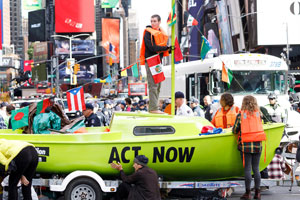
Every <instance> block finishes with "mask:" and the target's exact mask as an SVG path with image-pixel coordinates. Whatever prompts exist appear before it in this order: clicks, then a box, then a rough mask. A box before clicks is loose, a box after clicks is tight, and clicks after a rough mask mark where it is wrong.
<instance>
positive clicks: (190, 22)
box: [187, 15, 198, 26]
mask: <svg viewBox="0 0 300 200" xmlns="http://www.w3.org/2000/svg"><path fill="white" fill-rule="evenodd" d="M197 25H198V21H197V20H196V19H195V18H194V17H193V16H192V15H189V17H188V19H187V26H197Z"/></svg>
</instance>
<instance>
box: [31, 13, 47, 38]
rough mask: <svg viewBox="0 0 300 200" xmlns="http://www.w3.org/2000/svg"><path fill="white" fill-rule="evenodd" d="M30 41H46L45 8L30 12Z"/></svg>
mask: <svg viewBox="0 0 300 200" xmlns="http://www.w3.org/2000/svg"><path fill="white" fill-rule="evenodd" d="M28 29H29V42H35V41H45V40H46V28H45V9H41V10H36V11H32V12H29V13H28Z"/></svg>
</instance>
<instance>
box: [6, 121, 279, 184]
mask: <svg viewBox="0 0 300 200" xmlns="http://www.w3.org/2000/svg"><path fill="white" fill-rule="evenodd" d="M186 129H187V131H189V129H188V128H186ZM264 130H265V132H266V135H267V141H266V148H267V156H266V162H264V153H262V156H261V161H260V170H263V169H264V168H266V167H267V165H268V164H269V163H270V161H271V160H272V158H273V157H274V154H275V149H276V148H277V147H278V146H279V143H280V140H281V137H282V133H283V130H284V126H283V124H272V125H265V126H264ZM89 131H90V132H93V133H87V134H65V135H59V134H57V135H27V134H1V132H0V138H5V139H9V140H24V141H28V142H30V143H33V144H34V145H35V147H36V149H37V150H38V153H39V158H40V162H39V165H38V168H37V172H38V173H51V174H53V173H54V174H68V173H70V172H73V171H76V170H91V171H94V172H96V173H98V174H100V175H101V176H102V177H106V178H115V177H117V176H118V172H117V171H116V170H114V169H112V168H111V167H110V164H109V163H111V162H120V163H122V165H123V168H124V171H125V172H126V173H131V172H133V167H132V165H133V159H134V157H135V156H136V155H146V156H147V157H148V158H149V164H148V165H149V167H151V168H153V169H154V170H156V171H157V173H158V174H159V175H161V176H162V177H163V178H164V179H165V180H178V181H179V180H198V181H199V180H222V179H229V178H236V177H241V176H243V166H242V161H241V155H240V152H239V151H238V150H237V137H236V135H234V134H232V133H231V132H228V133H222V134H217V135H209V136H198V134H197V135H195V134H192V135H190V134H188V133H187V136H186V137H185V136H183V135H178V137H172V136H169V135H155V136H153V135H152V136H138V137H137V136H133V137H126V136H124V134H122V132H119V131H116V132H113V131H112V132H110V133H104V132H102V133H95V132H98V131H99V132H100V131H102V129H95V128H94V129H89ZM264 148H265V145H263V152H264Z"/></svg>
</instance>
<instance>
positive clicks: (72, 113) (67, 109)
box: [63, 99, 82, 120]
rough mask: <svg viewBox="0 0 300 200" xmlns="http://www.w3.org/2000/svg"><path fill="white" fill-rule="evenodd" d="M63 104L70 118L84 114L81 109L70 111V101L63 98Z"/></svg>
mask: <svg viewBox="0 0 300 200" xmlns="http://www.w3.org/2000/svg"><path fill="white" fill-rule="evenodd" d="M63 105H64V111H65V113H66V115H67V116H68V118H69V119H70V120H71V119H74V118H77V117H80V116H81V115H82V112H80V111H69V106H68V101H67V100H66V99H64V100H63Z"/></svg>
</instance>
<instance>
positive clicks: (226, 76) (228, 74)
mask: <svg viewBox="0 0 300 200" xmlns="http://www.w3.org/2000/svg"><path fill="white" fill-rule="evenodd" d="M222 64H223V65H222V81H223V82H225V83H227V84H228V88H229V87H230V84H231V81H232V79H233V73H232V71H231V70H230V69H229V68H227V67H226V66H225V64H224V62H222Z"/></svg>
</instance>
